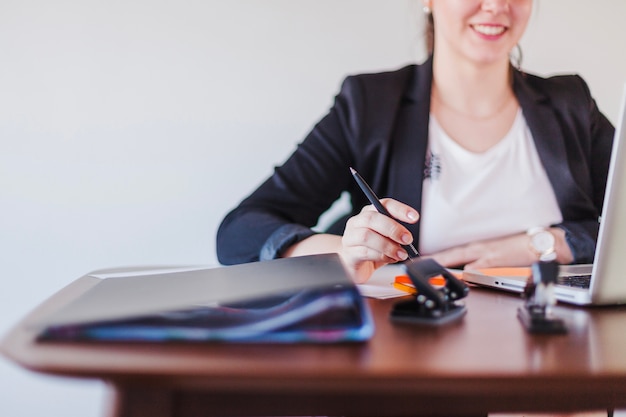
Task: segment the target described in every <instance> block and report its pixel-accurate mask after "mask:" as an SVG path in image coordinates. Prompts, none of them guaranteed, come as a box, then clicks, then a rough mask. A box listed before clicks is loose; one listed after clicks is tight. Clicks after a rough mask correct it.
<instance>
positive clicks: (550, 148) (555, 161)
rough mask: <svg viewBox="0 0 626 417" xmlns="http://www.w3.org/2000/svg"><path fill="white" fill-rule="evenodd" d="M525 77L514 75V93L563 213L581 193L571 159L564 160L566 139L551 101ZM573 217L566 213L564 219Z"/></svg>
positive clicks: (519, 74)
mask: <svg viewBox="0 0 626 417" xmlns="http://www.w3.org/2000/svg"><path fill="white" fill-rule="evenodd" d="M524 77H525V75H524V74H523V73H520V72H518V71H515V72H514V91H515V94H516V96H517V99H518V101H519V104H520V106H521V108H522V111H523V113H524V118H525V119H526V123H527V124H528V127H529V129H530V131H531V133H532V135H533V140H534V142H535V147H536V148H537V153H538V154H539V159H540V160H541V162H542V164H543V167H544V169H545V170H546V173H547V175H548V179H549V180H550V183H551V184H552V187H553V188H554V193H555V195H556V199H557V201H558V203H559V206H560V207H561V208H562V209H563V208H566V207H569V205H568V204H566V202H567V201H573V200H574V201H575V200H576V199H579V198H581V196H580V193H577V192H576V190H577V189H578V188H577V187H576V186H574V183H575V181H574V179H573V177H572V175H571V171H570V168H569V166H568V159H567V158H566V157H564V155H567V149H566V146H565V137H564V136H563V131H562V129H561V126H560V125H559V123H558V117H557V115H556V114H555V111H554V109H553V107H552V105H551V103H550V101H549V99H548V98H547V97H546V96H545V95H544V94H542V93H541V92H539V91H537V90H534V89H533V88H532V87H531V86H530V85H528V83H527V82H525V80H524ZM570 215H571V213H565V212H564V213H563V216H564V217H568V216H570Z"/></svg>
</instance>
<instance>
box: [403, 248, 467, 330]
mask: <svg viewBox="0 0 626 417" xmlns="http://www.w3.org/2000/svg"><path fill="white" fill-rule="evenodd" d="M404 270H405V271H406V273H407V275H408V276H409V278H410V280H411V282H412V283H413V285H414V286H415V289H416V291H417V294H416V295H415V299H412V300H408V301H402V302H399V303H396V304H395V305H394V307H393V309H392V310H391V320H392V321H396V322H402V323H411V324H425V325H430V326H439V325H443V324H447V323H451V322H453V321H456V320H459V319H461V318H462V317H463V316H464V315H465V313H466V308H465V305H463V304H460V303H458V300H460V299H462V298H464V297H466V296H467V294H468V293H469V287H468V286H467V285H466V284H465V283H464V282H463V281H461V280H460V279H458V278H457V277H455V276H454V275H453V274H452V273H451V272H450V271H448V270H447V269H446V268H444V267H443V266H441V265H440V264H438V263H437V262H436V261H434V260H432V259H421V258H420V259H416V260H413V261H409V262H407V263H405V264H404ZM439 276H442V277H443V278H444V281H445V282H444V283H443V285H437V286H433V284H432V281H431V278H434V277H439Z"/></svg>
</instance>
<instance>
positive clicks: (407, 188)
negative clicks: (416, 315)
mask: <svg viewBox="0 0 626 417" xmlns="http://www.w3.org/2000/svg"><path fill="white" fill-rule="evenodd" d="M431 84H432V58H431V59H429V60H427V61H426V62H425V63H424V64H422V65H418V66H416V67H415V73H414V76H413V79H412V80H411V83H410V84H409V85H408V86H407V90H406V94H405V97H404V98H403V101H402V103H401V104H400V107H399V110H398V114H397V119H396V123H395V133H394V138H393V144H392V147H393V149H392V152H391V158H390V161H389V174H388V175H389V176H390V177H389V195H390V196H393V198H395V199H397V200H399V201H402V202H403V203H406V204H409V205H410V206H412V207H413V208H415V209H416V210H418V211H421V205H422V182H423V180H424V161H425V157H426V149H427V146H428V121H429V117H430V116H429V115H430V90H431ZM407 227H408V228H409V230H411V232H412V233H413V236H414V238H415V240H416V241H417V240H418V237H419V222H418V223H417V224H415V225H407Z"/></svg>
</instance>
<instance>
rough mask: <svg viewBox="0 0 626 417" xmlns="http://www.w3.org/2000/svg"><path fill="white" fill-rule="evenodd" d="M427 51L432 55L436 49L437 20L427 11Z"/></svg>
mask: <svg viewBox="0 0 626 417" xmlns="http://www.w3.org/2000/svg"><path fill="white" fill-rule="evenodd" d="M425 35H426V36H425V37H426V52H428V55H432V54H433V52H434V51H435V20H434V19H433V14H432V13H426V30H425Z"/></svg>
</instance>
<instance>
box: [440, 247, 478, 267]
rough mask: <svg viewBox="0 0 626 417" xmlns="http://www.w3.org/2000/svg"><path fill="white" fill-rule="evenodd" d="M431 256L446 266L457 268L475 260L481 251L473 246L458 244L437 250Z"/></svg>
mask: <svg viewBox="0 0 626 417" xmlns="http://www.w3.org/2000/svg"><path fill="white" fill-rule="evenodd" d="M431 257H432V258H433V259H434V260H435V261H437V262H438V263H439V264H441V265H442V266H444V267H446V268H455V267H462V266H464V265H467V264H469V263H471V262H475V261H476V260H477V259H478V258H479V257H480V253H479V252H478V251H476V250H475V248H474V247H473V246H457V247H454V248H451V249H446V250H443V251H440V252H437V253H435V254H433V255H431Z"/></svg>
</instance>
